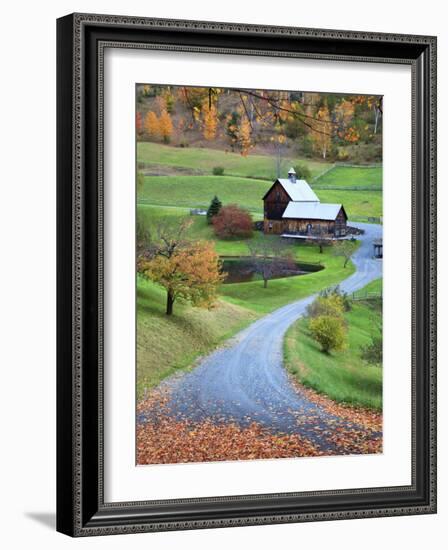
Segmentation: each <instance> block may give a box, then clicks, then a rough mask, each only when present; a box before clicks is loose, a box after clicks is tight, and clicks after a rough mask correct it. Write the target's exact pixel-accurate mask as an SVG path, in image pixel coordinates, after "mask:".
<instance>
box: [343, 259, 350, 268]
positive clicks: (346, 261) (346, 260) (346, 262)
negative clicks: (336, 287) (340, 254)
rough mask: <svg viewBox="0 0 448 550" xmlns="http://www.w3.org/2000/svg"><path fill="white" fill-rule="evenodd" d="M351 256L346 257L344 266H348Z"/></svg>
mask: <svg viewBox="0 0 448 550" xmlns="http://www.w3.org/2000/svg"><path fill="white" fill-rule="evenodd" d="M349 259H350V258H345V262H344V267H347V264H348V261H349Z"/></svg>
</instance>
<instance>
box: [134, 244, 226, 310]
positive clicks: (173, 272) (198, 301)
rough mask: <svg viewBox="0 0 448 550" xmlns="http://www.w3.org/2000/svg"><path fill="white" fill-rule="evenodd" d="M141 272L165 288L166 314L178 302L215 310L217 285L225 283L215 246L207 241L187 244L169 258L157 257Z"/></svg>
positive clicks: (146, 263)
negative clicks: (213, 307)
mask: <svg viewBox="0 0 448 550" xmlns="http://www.w3.org/2000/svg"><path fill="white" fill-rule="evenodd" d="M142 273H143V274H144V275H145V276H146V277H148V278H149V279H151V280H152V281H154V282H156V283H158V284H160V285H162V286H163V287H164V288H165V289H166V291H167V302H166V314H167V315H171V314H172V313H173V305H174V302H175V301H176V300H177V301H180V302H189V303H191V304H192V305H193V306H196V307H204V308H210V307H212V306H213V304H214V302H215V300H216V296H217V289H218V286H219V284H220V283H221V282H222V281H223V280H224V276H223V275H222V273H221V265H220V260H219V256H218V254H217V253H216V251H215V249H214V246H213V243H211V242H207V241H199V242H194V243H188V244H185V245H184V246H182V247H180V248H177V249H176V250H175V252H174V253H173V254H172V255H171V256H169V257H167V256H164V255H161V254H156V255H155V256H154V257H153V258H151V259H150V260H147V261H145V262H144V264H143V266H142Z"/></svg>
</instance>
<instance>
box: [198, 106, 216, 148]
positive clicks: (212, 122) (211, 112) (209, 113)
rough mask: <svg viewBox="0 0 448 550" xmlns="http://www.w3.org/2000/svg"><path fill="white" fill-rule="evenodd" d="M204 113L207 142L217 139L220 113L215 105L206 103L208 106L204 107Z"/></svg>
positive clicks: (204, 130)
mask: <svg viewBox="0 0 448 550" xmlns="http://www.w3.org/2000/svg"><path fill="white" fill-rule="evenodd" d="M202 113H203V120H204V126H203V134H204V137H205V139H206V140H209V141H210V140H212V139H215V137H216V131H217V129H218V111H217V109H216V107H215V105H213V104H212V105H210V106H209V103H208V102H206V104H205V105H204V106H203V107H202Z"/></svg>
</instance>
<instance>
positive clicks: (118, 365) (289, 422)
mask: <svg viewBox="0 0 448 550" xmlns="http://www.w3.org/2000/svg"><path fill="white" fill-rule="evenodd" d="M57 31H58V106H57V109H58V167H57V174H58V461H57V463H58V493H57V497H58V511H57V528H58V530H59V531H61V532H63V533H66V534H68V535H71V536H89V535H104V534H114V533H133V532H146V531H160V530H170V529H198V528H211V527H226V526H237V525H258V524H264V523H284V522H301V521H317V520H331V519H340V518H341V519H342V518H343V519H347V518H367V517H379V516H391V515H400V514H424V513H434V512H435V511H436V456H435V449H436V442H435V422H436V414H435V406H436V403H435V384H436V373H435V361H436V341H435V331H436V320H435V309H436V291H435V288H436V280H435V254H436V235H435V222H436V214H435V212H436V207H435V200H436V169H435V162H436V143H435V127H436V39H435V38H434V37H427V36H405V35H388V34H376V33H361V32H350V31H335V30H316V29H301V28H290V27H268V26H266V27H264V26H263V27H261V26H254V25H240V24H231V23H212V22H199V21H174V20H160V19H146V18H137V17H123V16H108V15H107V16H106V15H104V16H102V15H91V14H74V15H70V16H67V17H64V18H61V19H59V20H58V26H57Z"/></svg>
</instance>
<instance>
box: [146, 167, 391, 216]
mask: <svg viewBox="0 0 448 550" xmlns="http://www.w3.org/2000/svg"><path fill="white" fill-rule="evenodd" d="M271 185H272V182H268V181H264V180H256V179H249V178H239V177H233V176H146V177H145V178H144V185H143V189H142V190H141V191H139V195H138V202H140V203H146V204H152V205H160V206H178V207H184V208H187V207H191V208H207V207H208V206H209V204H210V201H211V200H212V198H213V197H214V196H215V195H217V196H218V197H219V199H220V200H221V202H222V203H223V204H230V203H234V204H239V205H240V206H242V207H244V208H247V209H248V210H250V211H251V212H253V213H257V214H259V215H261V214H262V212H263V201H262V198H263V195H264V194H265V193H266V191H267V190H268V189H269V188H270V186H271ZM317 195H318V197H319V199H320V200H321V201H322V202H328V203H337V204H338V203H342V204H343V205H344V207H345V209H346V211H347V214H348V217H349V219H350V217H353V218H356V217H357V216H360V217H379V216H381V215H382V193H381V192H379V191H339V190H328V189H325V190H318V191H317Z"/></svg>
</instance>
